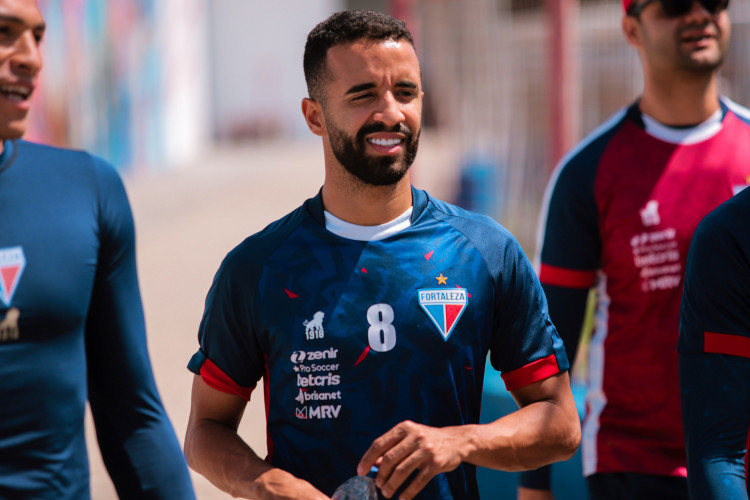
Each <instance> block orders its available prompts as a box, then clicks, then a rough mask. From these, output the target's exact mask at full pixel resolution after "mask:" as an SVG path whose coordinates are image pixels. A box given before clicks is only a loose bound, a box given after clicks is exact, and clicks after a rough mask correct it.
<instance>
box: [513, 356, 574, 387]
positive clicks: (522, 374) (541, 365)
mask: <svg viewBox="0 0 750 500" xmlns="http://www.w3.org/2000/svg"><path fill="white" fill-rule="evenodd" d="M558 373H560V368H558V366H557V357H556V356H555V355H554V354H550V355H549V356H547V357H546V358H542V359H538V360H536V361H534V362H532V363H529V364H528V365H526V366H522V367H521V368H518V369H517V370H513V371H512V372H508V373H503V374H501V377H503V380H504V381H505V388H506V389H508V390H509V391H512V390H513V389H518V388H519V387H524V386H527V385H529V384H533V383H534V382H539V381H540V380H544V379H545V378H548V377H551V376H552V375H556V374H558Z"/></svg>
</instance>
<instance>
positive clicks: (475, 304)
mask: <svg viewBox="0 0 750 500" xmlns="http://www.w3.org/2000/svg"><path fill="white" fill-rule="evenodd" d="M413 202H414V203H413V205H414V206H413V212H412V216H411V225H410V226H409V227H407V228H406V229H403V230H402V231H400V232H398V233H397V234H395V235H392V236H389V237H387V238H384V239H382V240H378V241H357V240H351V239H346V238H342V237H340V236H337V235H335V234H333V233H331V232H329V231H328V230H327V229H326V227H325V220H324V211H323V205H322V201H321V197H320V195H318V196H317V197H315V198H312V199H310V200H308V201H307V202H305V204H304V205H303V206H301V207H300V208H298V209H297V210H296V211H294V212H292V213H291V214H289V215H287V216H286V217H284V218H282V219H280V220H279V221H277V222H275V223H273V224H271V225H270V226H268V227H267V228H266V229H264V230H263V231H261V232H260V233H257V234H256V235H254V236H251V237H250V238H248V239H247V240H245V241H244V242H243V243H242V244H240V245H239V246H238V247H237V248H235V249H234V250H233V251H232V252H231V253H230V254H229V255H228V256H227V257H226V259H225V260H224V262H223V263H222V265H221V267H220V269H219V271H218V273H217V275H216V277H215V279H214V283H213V286H212V287H211V290H210V292H209V294H208V298H207V303H206V310H205V313H204V317H203V320H202V322H201V326H200V335H199V340H200V350H199V351H198V352H197V353H196V354H195V356H193V358H192V360H191V361H190V364H189V368H190V369H191V370H192V371H193V372H195V373H197V374H200V375H201V376H202V377H203V379H204V380H205V382H206V383H207V384H209V385H210V386H212V387H214V388H215V389H217V390H220V391H224V392H227V393H230V394H236V395H238V396H241V397H243V398H246V399H249V397H250V393H251V391H252V390H253V388H254V387H255V385H256V383H257V382H258V381H259V380H260V379H261V377H263V379H264V384H265V387H264V389H265V398H266V405H267V418H268V422H267V432H268V449H269V456H268V460H269V462H270V463H272V464H273V465H275V466H277V467H280V468H282V469H285V470H287V471H289V472H291V473H292V474H294V475H296V476H298V477H300V478H303V479H305V480H307V481H309V482H311V483H312V484H313V485H315V486H316V487H317V488H319V489H320V490H321V491H323V492H324V493H326V494H328V495H330V494H332V493H333V490H334V489H335V488H336V486H337V485H338V484H340V483H341V482H342V481H343V480H345V479H346V478H348V477H351V476H353V475H354V474H355V468H356V465H357V463H358V462H359V460H360V458H361V457H362V455H363V454H364V452H365V451H366V450H367V449H368V447H369V446H370V445H371V443H372V441H373V440H374V439H375V438H377V437H378V436H380V435H382V434H383V433H385V432H386V431H388V430H389V429H391V428H392V427H393V426H394V425H396V424H398V423H399V422H402V421H404V420H412V421H415V422H419V423H423V424H426V425H430V426H435V427H444V426H452V425H461V424H471V423H478V422H479V409H480V400H481V395H482V380H483V376H484V363H485V359H486V357H487V353H488V352H489V353H490V359H491V362H492V364H493V366H494V367H496V368H497V369H499V370H500V371H501V372H502V373H503V378H504V380H505V383H506V385H507V387H508V388H509V389H511V390H512V389H515V388H518V387H522V386H525V385H527V384H530V383H533V382H536V381H538V380H542V379H544V378H546V377H549V376H551V375H554V374H557V373H559V372H561V371H564V370H567V368H568V361H567V358H566V356H565V352H564V349H563V346H562V341H561V340H560V338H559V336H558V335H557V332H556V331H555V328H554V326H553V325H552V323H551V322H550V320H549V317H548V315H547V305H546V300H545V297H544V294H543V292H542V289H541V286H540V285H539V283H538V281H537V278H536V276H535V273H534V270H533V268H532V266H531V264H530V263H529V261H528V259H527V258H526V256H525V255H524V253H523V251H522V250H521V248H520V246H519V245H518V243H517V242H516V240H515V239H514V238H513V237H512V236H511V235H510V234H509V233H508V232H507V231H506V230H504V229H503V228H502V227H500V226H499V225H498V224H496V223H495V222H493V221H492V220H491V219H490V218H488V217H485V216H479V215H476V214H472V213H469V212H466V211H464V210H461V209H459V208H457V207H455V206H452V205H449V204H446V203H443V202H440V201H438V200H435V199H432V198H430V197H429V196H428V195H427V194H426V193H425V192H423V191H419V190H413ZM419 498H424V499H435V498H441V499H446V498H456V499H458V498H462V499H463V498H478V492H477V484H476V478H475V468H474V467H473V466H470V465H468V464H464V465H462V466H460V467H459V468H458V469H456V470H455V471H452V472H449V473H446V474H440V475H439V476H437V477H435V478H434V479H433V480H432V481H431V482H430V483H429V485H428V486H427V487H426V488H425V489H424V490H423V492H422V493H421V495H420V496H419Z"/></svg>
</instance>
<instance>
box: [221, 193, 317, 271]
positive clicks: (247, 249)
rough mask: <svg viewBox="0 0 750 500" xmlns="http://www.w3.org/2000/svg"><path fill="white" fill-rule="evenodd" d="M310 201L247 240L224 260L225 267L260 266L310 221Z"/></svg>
mask: <svg viewBox="0 0 750 500" xmlns="http://www.w3.org/2000/svg"><path fill="white" fill-rule="evenodd" d="M308 203H309V200H308V201H307V202H305V203H303V204H302V205H300V206H299V207H297V208H296V209H295V210H294V211H292V212H289V213H288V214H286V215H285V216H283V217H281V218H279V219H277V220H275V221H273V222H271V223H270V224H268V225H267V226H266V227H265V228H263V229H261V230H260V231H258V232H257V233H254V234H252V235H250V236H248V237H247V238H245V239H244V240H243V241H242V242H241V243H240V244H239V245H237V246H236V247H234V249H232V250H231V251H230V252H229V253H228V254H227V256H226V257H225V259H224V264H223V267H232V268H235V269H236V268H238V267H240V268H243V267H247V266H258V265H260V264H262V262H264V261H265V260H266V258H267V257H268V256H270V255H271V254H272V253H273V252H274V250H275V249H276V248H278V247H279V246H280V245H281V244H282V243H283V242H284V241H285V240H286V239H287V238H288V237H289V236H290V235H291V234H292V233H293V232H294V230H295V229H297V228H298V227H299V226H300V224H302V223H304V222H305V221H310V220H311V219H312V218H311V217H310V216H309V213H308Z"/></svg>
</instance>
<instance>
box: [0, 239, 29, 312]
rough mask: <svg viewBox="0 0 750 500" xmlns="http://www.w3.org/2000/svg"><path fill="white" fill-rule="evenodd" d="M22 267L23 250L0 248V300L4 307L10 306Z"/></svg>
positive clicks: (24, 262) (24, 261)
mask: <svg viewBox="0 0 750 500" xmlns="http://www.w3.org/2000/svg"><path fill="white" fill-rule="evenodd" d="M24 267H26V257H25V256H24V255H23V248H21V247H10V248H0V300H1V301H2V302H3V303H4V304H5V305H6V306H10V301H11V300H12V299H13V294H15V293H16V288H17V287H18V282H19V281H20V280H21V274H23V269H24Z"/></svg>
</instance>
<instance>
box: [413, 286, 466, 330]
mask: <svg viewBox="0 0 750 500" xmlns="http://www.w3.org/2000/svg"><path fill="white" fill-rule="evenodd" d="M417 297H418V299H419V305H420V306H421V307H422V309H423V310H424V312H425V313H427V316H429V318H430V319H431V320H432V322H433V323H434V324H435V326H436V327H437V329H438V331H439V332H440V335H442V336H443V339H444V340H448V337H450V335H451V333H452V332H453V329H454V328H455V327H456V324H458V320H459V319H460V318H461V315H462V314H463V313H464V311H465V310H466V304H467V303H468V294H467V293H466V289H465V288H426V289H421V290H417Z"/></svg>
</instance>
